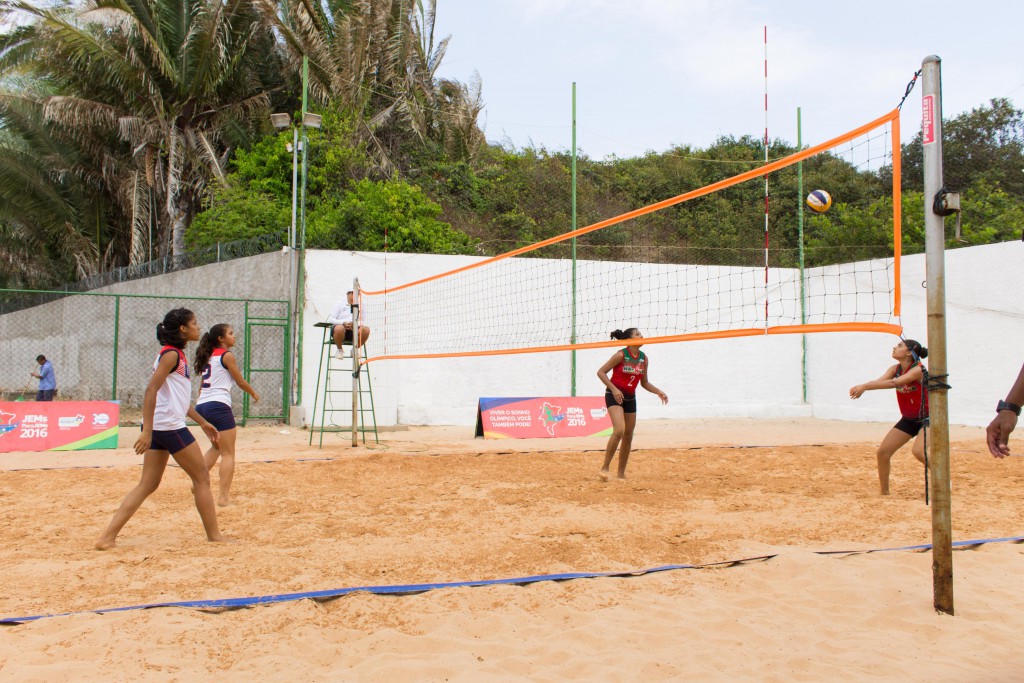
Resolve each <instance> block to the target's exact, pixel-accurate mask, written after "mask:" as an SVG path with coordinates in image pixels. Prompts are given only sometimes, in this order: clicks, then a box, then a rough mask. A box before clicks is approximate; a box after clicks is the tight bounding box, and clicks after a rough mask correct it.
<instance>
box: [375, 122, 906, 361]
mask: <svg viewBox="0 0 1024 683" xmlns="http://www.w3.org/2000/svg"><path fill="white" fill-rule="evenodd" d="M880 139H883V140H884V144H879V143H878V140H880ZM801 161H805V162H807V163H806V164H805V170H804V174H805V175H806V176H808V177H809V178H810V179H811V182H817V181H816V180H815V178H816V177H817V178H822V179H823V178H828V177H831V176H830V173H832V172H834V171H835V169H836V168H840V171H841V173H846V174H860V175H863V176H865V177H867V176H870V177H871V178H872V179H873V180H872V183H873V184H872V185H871V187H872V191H873V192H876V193H877V196H874V197H869V198H867V199H864V198H861V200H862V203H864V202H870V205H869V206H867V205H866V206H864V207H855V206H854V205H853V201H852V200H850V203H849V205H847V204H846V203H844V202H845V198H844V197H842V196H841V195H836V196H835V197H834V199H835V202H834V204H833V206H832V208H831V209H830V210H829V211H828V213H825V214H820V215H812V216H811V218H810V221H809V223H810V225H809V227H808V229H807V230H806V231H805V232H806V233H807V234H808V237H807V239H806V245H805V252H806V257H807V262H808V263H807V267H806V268H805V269H804V270H803V271H802V272H801V269H800V268H799V266H798V258H797V252H798V249H797V245H796V244H794V243H792V238H790V242H789V243H787V242H785V241H784V240H783V239H782V238H781V237H776V238H775V239H773V244H772V249H771V250H767V249H766V245H765V243H764V240H765V239H766V238H765V231H764V226H763V224H762V223H763V221H765V220H766V219H765V215H764V214H765V210H764V204H763V201H759V200H757V199H753V197H751V196H750V195H751V194H752V192H751V190H752V189H753V188H751V187H749V186H747V187H746V188H745V187H744V184H745V183H750V182H751V181H756V180H758V179H761V178H764V177H767V176H768V175H769V174H775V175H776V176H777V177H776V179H775V180H774V181H773V183H772V186H773V187H774V188H776V190H775V191H776V193H777V194H782V193H783V192H786V191H789V192H792V193H793V196H794V198H795V190H794V189H793V188H795V187H796V164H797V163H798V162H801ZM687 163H709V162H708V160H707V159H695V160H690V161H687ZM744 163H747V164H748V165H751V166H753V167H752V168H750V169H749V170H746V171H743V172H740V173H738V174H736V175H733V176H731V177H726V178H724V179H722V180H719V181H717V182H713V183H711V184H708V185H705V186H703V187H699V188H697V189H693V190H689V191H686V192H683V193H681V194H678V195H676V196H674V197H670V198H668V199H664V200H662V201H659V202H655V203H653V204H650V205H648V206H644V207H641V208H638V209H635V210H632V211H628V212H625V213H622V214H620V215H617V216H613V217H611V218H607V219H604V220H600V221H597V222H595V223H592V224H590V225H588V226H585V227H583V228H579V229H577V230H572V231H569V232H565V233H563V234H560V235H556V236H554V237H550V238H548V239H545V240H541V241H539V242H536V243H534V244H531V245H528V246H524V247H520V248H517V249H514V250H511V251H508V252H506V253H503V254H500V255H498V256H494V257H491V258H473V257H465V261H463V263H464V264H465V265H462V266H460V267H458V268H455V269H452V270H448V271H446V272H442V273H438V274H436V275H433V276H430V277H425V278H422V279H418V280H415V281H412V282H406V283H404V284H399V285H391V284H390V283H389V282H387V281H385V283H384V284H385V289H382V290H379V291H372V290H368V289H364V290H363V291H362V292H361V297H360V301H361V305H362V310H363V313H364V315H366V316H367V317H370V318H373V319H374V320H377V321H380V320H385V318H386V321H385V328H386V329H385V330H384V335H383V336H384V344H383V346H382V347H379V348H380V352H379V355H370V356H369V357H368V358H367V359H366V361H367V362H374V361H377V360H384V359H412V358H447V357H467V356H486V355H497V354H520V353H539V352H551V351H565V350H571V349H587V348H602V347H613V346H616V345H617V342H615V341H611V340H608V330H609V329H612V328H613V327H615V326H616V325H617V324H618V323H619V321H620V320H622V319H623V317H624V316H625V317H628V319H629V320H630V321H631V325H632V326H635V327H638V328H640V329H642V330H643V331H644V337H645V343H646V344H661V343H671V342H683V341H692V340H702V339H718V338H735V337H747V336H756V335H765V334H806V333H817V332H882V333H888V334H895V335H898V334H900V332H901V331H902V326H901V324H900V320H899V316H900V296H901V295H900V242H901V213H900V203H901V202H900V182H901V172H900V141H899V110H898V109H893V110H892V111H890V112H888V113H886V114H884V115H882V116H880V117H878V118H876V119H874V120H872V121H869V122H868V123H865V124H864V125H862V126H859V127H857V128H854V129H853V130H850V131H848V132H847V133H844V134H843V135H840V136H838V137H835V138H832V139H831V140H827V141H825V142H822V143H820V144H817V145H814V146H811V147H808V148H807V149H803V150H798V151H796V152H794V153H793V154H790V155H788V156H786V157H784V158H781V159H777V160H774V161H769V162H768V163H761V162H760V160H757V159H749V160H747V161H746V162H744ZM882 167H885V168H887V169H888V168H891V173H890V174H880V173H878V171H879V169H880V168H882ZM718 168H721V167H718ZM890 175H891V178H890V177H889V176H890ZM883 178H884V179H883ZM786 188H789V190H786ZM834 191H835V189H834ZM737 200H739V201H737ZM736 205H739V206H740V207H741V208H742V212H743V215H742V216H740V217H735V216H733V215H732V210H731V209H729V208H722V207H733V206H736ZM780 206H782V205H781V204H780ZM855 211H859V212H860V213H859V214H857V215H859V216H860V221H859V223H858V222H855V221H851V220H849V217H850V216H851V215H853V213H854V212H855ZM716 212H720V213H721V214H722V215H721V219H714V218H713V219H712V220H714V221H715V224H716V225H717V224H718V222H719V220H720V221H721V222H723V223H724V222H725V220H726V219H729V220H731V221H733V223H734V224H736V225H738V226H739V227H738V228H737V229H736V234H735V235H732V234H726V233H725V232H723V233H722V234H715V235H712V236H710V237H709V235H707V234H697V233H696V232H695V231H694V230H693V228H692V225H693V223H694V221H692V220H690V217H692V216H696V215H698V214H699V215H709V214H710V215H712V216H714V214H715V213H716ZM783 213H784V212H783V211H778V212H774V215H773V216H772V220H773V221H780V222H781V221H783V220H792V221H793V223H794V226H792V229H791V230H790V232H791V233H795V232H796V230H795V223H796V220H795V217H794V216H793V215H792V214H791V215H790V216H789V217H788V218H786V217H784V216H783ZM656 214H657V215H656ZM865 217H866V218H865ZM654 220H658V221H661V222H662V223H664V222H666V221H667V222H670V224H671V225H673V226H676V227H675V228H674V229H675V230H676V234H677V235H678V238H677V239H676V240H662V242H661V243H659V244H657V245H643V246H642V248H641V247H637V245H636V244H635V241H634V240H633V239H632V238H633V237H635V236H637V235H642V232H638V231H639V230H640V229H639V228H637V226H642V225H643V222H644V221H647V222H652V221H654ZM863 224H870V225H880V226H884V229H880V232H879V233H878V235H876V236H875V243H872V244H856V245H855V246H851V247H844V248H843V249H846V251H842V250H838V251H837V249H839V248H837V247H836V246H835V244H836V242H837V239H836V238H837V237H838V233H836V232H834V231H837V230H847V231H848V230H851V229H854V228H855V227H856V226H857V225H863ZM850 226H853V227H850ZM785 227H786V226H785V225H782V224H781V223H780V224H777V225H776V226H775V231H776V233H777V234H779V229H780V228H785ZM612 228H616V231H615V232H612V231H611V230H610V229H612ZM631 231H632V232H631ZM829 231H833V232H831V233H830V232H829ZM615 235H619V236H620V237H619V238H618V239H619V240H620V242H624V244H623V245H622V246H621V247H616V246H609V242H610V241H612V242H613V241H614V240H610V237H612V236H615ZM622 235H625V238H624V239H623V238H622V237H621V236H622ZM574 238H580V239H579V240H578V242H579V244H578V250H579V253H580V258H579V260H577V259H574V258H572V257H571V252H570V243H571V241H572V240H573V239H574ZM583 238H586V239H583ZM726 238H729V239H731V240H732V241H731V242H729V243H726V241H725V240H726ZM865 239H866V238H865ZM842 242H843V243H847V244H848V243H849V242H850V240H848V239H846V240H842ZM638 250H639V251H640V252H642V253H643V254H645V255H646V256H647V258H641V259H637V258H635V254H636V253H637V251H638ZM765 255H766V256H767V260H768V274H767V275H770V278H769V282H768V283H767V286H766V283H765V279H766V272H765V259H764V258H763V257H764V256H765ZM609 256H611V257H612V258H611V259H610V258H609ZM574 267H575V271H576V274H575V278H574V276H573V268H574ZM574 281H575V282H576V283H577V284H576V290H575V292H574V290H573V282H574ZM801 286H802V287H803V289H804V295H803V299H804V305H805V308H806V311H805V313H803V314H802V312H801V299H802V296H801ZM439 302H440V303H443V304H444V305H442V306H438V305H437V304H438V303H439ZM574 307H575V316H574V315H573V309H574ZM385 312H386V316H385ZM573 321H575V333H576V337H575V339H576V341H575V343H572V341H571V340H572V339H573V332H574V328H573ZM377 348H378V347H375V351H376V350H377Z"/></svg>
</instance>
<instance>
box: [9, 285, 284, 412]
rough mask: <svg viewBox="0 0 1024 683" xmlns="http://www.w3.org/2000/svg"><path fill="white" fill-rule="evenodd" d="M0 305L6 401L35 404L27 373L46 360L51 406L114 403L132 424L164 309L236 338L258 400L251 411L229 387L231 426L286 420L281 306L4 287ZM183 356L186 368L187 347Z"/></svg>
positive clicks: (247, 401) (249, 404) (269, 302)
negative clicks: (180, 310)
mask: <svg viewBox="0 0 1024 683" xmlns="http://www.w3.org/2000/svg"><path fill="white" fill-rule="evenodd" d="M0 299H2V301H3V306H2V307H0V393H2V398H3V399H4V400H18V399H19V398H27V399H32V398H34V397H35V390H36V386H37V381H36V380H34V379H33V378H32V377H31V375H30V373H31V372H34V371H35V370H36V362H35V358H36V357H37V356H39V355H40V354H41V355H44V356H46V358H47V359H48V360H50V361H52V362H53V366H54V371H55V374H56V378H57V398H58V400H60V399H63V400H83V401H85V400H101V399H117V400H120V401H121V409H122V415H123V416H125V417H123V418H122V421H129V422H130V421H132V420H133V419H134V417H135V415H136V414H138V412H139V411H140V410H141V407H142V396H143V394H144V392H145V389H146V385H147V384H148V382H149V376H150V374H151V373H152V371H153V361H154V360H155V359H156V353H157V351H158V349H159V347H158V343H157V341H156V325H157V323H159V322H160V321H161V320H163V316H164V314H165V313H166V312H167V311H168V310H170V309H172V308H177V307H185V308H189V309H191V310H192V311H194V312H195V314H196V318H197V319H198V321H199V325H200V327H201V328H202V329H204V330H206V329H209V328H210V327H211V326H212V325H214V324H216V323H228V324H230V325H231V326H232V327H233V328H234V330H235V337H236V340H237V341H236V347H235V348H234V349H233V351H234V352H235V355H236V356H237V357H238V359H239V361H240V363H241V365H242V373H243V374H244V375H245V377H246V379H247V380H248V381H249V383H250V384H252V386H253V387H254V388H255V389H256V391H257V392H259V394H260V402H259V403H252V402H251V400H250V399H249V396H248V394H245V393H243V392H241V391H239V390H237V389H236V390H235V391H236V393H235V395H234V397H233V399H234V400H233V401H232V403H233V406H234V410H235V415H236V418H237V419H239V421H240V422H241V423H242V424H244V423H245V421H246V420H247V419H254V418H260V419H277V420H285V419H287V415H288V406H289V400H288V388H289V387H290V386H291V370H290V368H291V362H290V349H291V348H292V344H291V335H292V329H291V325H290V322H289V321H290V315H291V307H290V304H289V302H288V301H285V300H271V299H232V298H217V297H185V296H152V295H139V294H110V293H97V292H84V293H72V292H57V291H25V290H9V289H0ZM5 311H7V312H5ZM186 353H187V354H188V356H189V360H190V362H191V358H192V355H193V353H194V347H193V346H190V347H189V348H188V349H187V350H186ZM195 391H196V392H198V384H196V386H195Z"/></svg>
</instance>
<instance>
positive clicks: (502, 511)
mask: <svg viewBox="0 0 1024 683" xmlns="http://www.w3.org/2000/svg"><path fill="white" fill-rule="evenodd" d="M889 426H890V425H888V424H877V423H873V424H865V423H845V422H832V421H827V422H826V421H819V420H810V419H787V420H763V421H753V420H742V421H722V420H688V421H678V420H675V421H641V422H640V424H639V425H638V428H637V436H636V440H635V448H636V450H635V451H634V455H633V458H632V459H631V461H630V466H629V472H628V473H629V476H630V478H629V480H627V481H626V482H611V483H602V482H600V481H599V480H598V478H597V476H596V473H597V469H598V466H599V464H600V459H601V451H602V449H603V446H604V440H603V439H600V438H597V439H577V440H560V441H555V440H529V441H510V440H499V441H482V440H475V439H473V438H472V437H471V434H472V430H471V428H466V427H458V428H455V427H432V428H412V429H408V430H402V431H391V432H384V433H382V435H381V437H382V441H381V444H379V445H376V444H372V445H368V446H365V447H364V446H360V447H357V448H352V447H351V446H350V445H349V441H348V439H347V438H346V437H342V436H341V435H336V434H329V435H326V436H325V442H324V443H325V447H324V448H323V449H320V448H317V447H315V446H314V447H312V448H311V447H309V446H308V445H307V440H308V433H307V432H305V431H302V430H296V429H293V428H288V427H284V426H281V425H267V426H258V427H247V428H244V429H241V430H240V434H239V438H238V448H239V467H238V472H237V474H236V477H235V486H234V495H235V504H234V505H232V506H229V507H226V508H220V509H219V517H220V525H221V528H222V530H223V531H224V532H225V534H227V535H228V536H230V537H231V538H233V539H234V542H233V543H230V544H211V543H207V542H206V541H205V540H204V536H203V534H202V527H201V525H200V523H199V518H198V515H197V513H196V511H195V508H194V506H193V505H192V501H191V496H190V494H189V487H188V481H187V478H186V477H185V475H184V473H182V472H181V471H180V470H179V469H177V468H169V469H168V471H167V473H166V475H165V477H164V482H163V484H162V486H161V487H160V489H159V490H158V491H157V492H156V493H155V494H154V495H153V496H152V497H151V498H150V499H149V500H148V501H147V502H146V503H145V504H144V505H143V507H142V508H141V509H140V511H139V512H138V513H137V514H136V516H135V517H134V518H133V519H132V520H131V521H130V522H129V523H128V525H127V526H126V527H125V529H124V531H123V532H122V533H121V535H120V537H119V539H118V545H117V547H116V548H114V549H113V550H110V551H107V552H98V551H94V550H92V549H91V546H92V542H93V541H94V540H95V538H96V537H97V536H98V534H99V532H100V531H101V530H102V528H103V527H104V526H105V525H106V523H107V521H108V520H109V518H110V515H111V514H112V513H113V511H114V509H115V508H116V507H117V505H118V504H119V503H120V500H121V498H122V497H123V496H124V494H125V493H126V492H127V491H128V490H129V488H130V487H131V486H133V485H134V484H135V483H136V481H137V479H138V475H139V471H140V467H139V462H140V459H139V458H138V457H137V456H135V455H134V453H132V452H131V450H130V444H131V442H132V441H133V440H134V438H135V436H136V434H137V431H136V430H134V429H131V428H123V429H122V434H121V445H122V447H121V448H120V449H119V450H118V451H116V452H112V451H93V452H79V453H72V454H58V453H41V454H30V453H15V454H3V455H0V510H2V515H0V520H2V521H0V525H2V529H3V533H2V534H0V543H2V552H3V558H4V560H3V568H4V570H3V582H4V591H3V595H2V597H0V617H3V618H15V617H23V616H34V615H41V614H63V613H67V612H82V613H80V614H73V615H70V616H55V617H48V618H44V619H39V620H37V621H33V622H29V623H25V624H21V625H14V626H5V627H4V628H3V630H2V631H0V633H2V641H0V673H2V674H3V676H4V678H6V679H8V680H128V679H131V680H193V679H194V678H195V677H196V676H200V675H203V674H216V675H218V677H219V678H222V679H227V680H251V679H253V678H259V679H261V680H281V681H285V680H287V681H295V680H300V681H306V680H308V681H320V680H325V681H327V680H329V681H339V680H341V681H350V680H410V681H411V680H416V681H444V680H450V681H507V680H531V681H562V680H587V681H594V680H601V681H634V680H645V681H646V680H678V679H683V678H692V677H698V680H709V679H710V680H751V681H789V680H805V681H819V680H858V681H861V680H900V681H959V682H963V681H982V680H984V681H1014V680H1020V678H1021V674H1020V672H1021V671H1022V670H1024V654H1021V653H1022V648H1020V647H1019V643H1018V640H1019V637H1020V633H1022V632H1024V545H1021V544H1017V543H1008V542H1000V543H988V544H984V545H981V546H978V547H976V548H974V549H969V550H961V551H957V552H955V554H954V569H955V576H954V581H955V591H956V607H957V616H955V617H949V616H946V615H939V614H936V613H935V611H934V610H933V609H932V606H931V605H932V589H931V556H930V554H929V553H920V552H907V551H896V552H884V553H870V554H853V555H846V556H828V555H822V554H818V553H816V552H815V551H828V550H867V549H876V548H889V547H897V546H907V545H916V544H923V543H928V542H929V541H930V538H931V531H930V529H931V518H930V508H928V507H926V506H925V505H924V502H923V482H922V474H921V471H920V468H919V466H918V464H917V463H916V461H914V459H913V458H912V456H911V455H910V453H909V448H905V449H904V450H902V451H901V452H900V453H898V454H897V456H896V457H895V458H894V460H893V474H892V495H891V496H889V497H888V498H885V499H883V498H882V497H880V496H879V495H878V494H877V482H876V475H875V463H874V448H875V445H876V443H877V441H878V440H880V439H881V437H882V435H883V434H884V433H885V431H886V430H887V429H888V427H889ZM195 431H196V433H197V435H198V430H195ZM951 438H952V447H951V460H952V470H953V472H952V481H953V528H954V538H955V539H956V540H968V539H990V538H1002V537H1009V536H1020V535H1024V502H1022V497H1021V492H1022V491H1024V458H1009V459H1007V460H1005V461H997V460H995V459H994V458H992V457H991V456H990V455H988V452H987V450H986V449H985V447H984V437H983V430H981V429H980V428H954V429H953V430H952V436H951ZM1012 443H1013V442H1012V441H1011V445H1012ZM1018 448H1021V447H1020V446H1018ZM44 468H53V469H44ZM216 480H217V475H216V471H215V472H214V483H215V484H216ZM761 555H773V556H774V557H773V558H772V559H768V560H765V561H759V562H751V563H745V564H740V565H737V566H732V567H728V568H713V569H683V570H673V571H665V572H658V573H650V574H645V575H642V576H633V577H629V578H622V577H615V578H591V579H579V580H572V581H559V582H554V581H546V582H541V583H534V584H530V585H526V586H515V585H502V586H488V587H473V588H447V589H440V590H434V591H429V592H426V593H421V594H417V595H406V596H382V595H372V594H369V593H365V592H360V593H354V594H351V595H345V596H343V597H338V598H336V599H331V600H327V601H313V600H296V601H287V602H281V603H277V604H271V605H259V606H255V607H249V608H244V609H237V610H219V611H202V610H196V609H186V608H178V607H174V608H156V609H150V610H133V611H123V612H116V613H106V614H96V613H93V612H92V611H93V610H99V609H109V608H116V607H128V606H133V605H141V604H150V603H155V602H169V601H185V600H212V599H224V598H239V597H251V596H268V595H279V594H285V593H297V592H306V591H322V590H329V589H337V588H345V587H352V586H376V585H406V584H420V583H434V582H438V583H440V582H453V581H465V580H487V579H501V578H512V577H525V576H534V575H541V574H556V573H563V572H628V571H632V570H640V569H646V568H653V567H659V566H663V565H668V564H704V563H714V562H722V561H726V560H735V559H742V558H748V557H754V556H761Z"/></svg>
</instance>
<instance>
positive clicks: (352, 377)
mask: <svg viewBox="0 0 1024 683" xmlns="http://www.w3.org/2000/svg"><path fill="white" fill-rule="evenodd" d="M353 318H355V316H353ZM315 327H321V328H323V331H324V337H323V344H321V346H320V365H319V367H318V369H317V374H316V393H315V394H314V397H313V419H312V421H311V422H310V429H309V445H310V446H312V445H313V434H314V433H316V432H319V433H320V442H319V447H320V448H323V445H324V432H349V433H351V434H352V446H353V447H355V446H358V445H359V436H360V435H361V436H362V439H363V444H364V445H365V444H366V433H367V432H373V440H374V443H380V437H379V435H378V434H377V415H376V413H375V412H374V408H373V382H372V380H371V378H370V366H369V365H366V364H364V365H360V362H359V361H360V352H361V351H365V348H366V347H365V345H364V346H363V347H361V348H360V347H357V346H354V345H353V344H352V342H345V343H344V344H343V345H342V347H341V349H338V348H337V347H336V346H335V344H334V338H333V337H332V336H331V327H332V325H331V323H316V324H315ZM353 327H354V329H353V335H352V336H353V338H355V339H358V337H359V332H358V330H359V326H358V324H354V325H353ZM364 379H365V382H364V381H363V380H364ZM321 380H322V381H321ZM321 383H322V384H323V393H322V394H321V392H320V386H321ZM367 418H369V423H370V424H367Z"/></svg>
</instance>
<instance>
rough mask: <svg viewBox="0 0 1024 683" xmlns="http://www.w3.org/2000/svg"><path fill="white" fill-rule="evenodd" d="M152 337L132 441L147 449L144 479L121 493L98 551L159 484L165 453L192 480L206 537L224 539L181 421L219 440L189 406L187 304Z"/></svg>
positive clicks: (195, 328) (198, 457) (202, 468)
mask: <svg viewBox="0 0 1024 683" xmlns="http://www.w3.org/2000/svg"><path fill="white" fill-rule="evenodd" d="M156 338H157V340H158V341H159V342H160V343H161V344H163V348H161V349H160V353H159V354H157V358H156V362H155V363H153V376H152V377H151V378H150V380H149V385H148V386H147V387H146V393H145V395H144V396H143V399H142V433H141V434H140V435H139V438H138V439H136V441H135V452H136V453H138V454H140V455H142V454H145V455H144V456H143V460H142V479H141V480H140V481H139V483H138V484H137V485H136V486H135V488H133V489H132V490H131V491H129V492H128V495H127V496H125V498H124V501H122V503H121V507H119V508H118V509H117V512H115V513H114V518H113V519H111V520H110V524H108V525H107V528H106V529H105V530H104V531H103V534H102V535H101V536H100V537H99V540H97V541H96V549H97V550H106V549H107V548H112V547H113V546H114V541H115V540H117V534H118V532H120V531H121V529H122V528H123V527H124V525H125V524H126V523H127V522H128V520H129V519H131V518H132V515H134V514H135V511H136V510H138V509H139V507H140V506H141V505H142V503H143V501H145V500H146V498H148V497H149V495H150V494H151V493H153V492H154V491H156V489H157V487H158V486H160V480H161V478H163V474H164V470H165V469H166V468H167V457H168V455H170V456H173V457H174V459H175V460H176V461H177V463H178V464H179V465H181V469H183V470H184V471H185V473H186V474H188V476H189V477H190V478H191V479H192V493H193V496H194V497H195V502H196V509H197V510H199V517H200V518H201V519H202V520H203V528H204V529H206V537H207V538H208V539H209V540H211V541H223V540H224V537H223V536H222V535H221V533H220V529H219V528H218V527H217V508H216V506H215V505H214V504H213V494H212V493H210V473H209V471H208V470H207V469H206V464H205V463H204V462H203V452H202V451H201V450H199V444H197V443H196V440H195V439H194V438H193V437H192V433H191V432H189V430H188V428H187V427H186V426H185V416H186V415H188V417H190V418H192V419H193V420H195V421H196V422H197V423H199V426H200V427H202V429H203V431H204V432H206V434H207V435H208V436H209V437H210V440H211V441H216V440H217V429H216V428H215V427H214V426H213V425H212V424H210V423H209V422H207V421H206V419H205V418H204V417H203V416H202V415H200V414H199V413H197V412H196V410H195V408H191V407H190V406H189V402H190V400H191V399H192V383H191V382H190V381H189V372H188V362H186V360H185V352H184V349H185V345H186V344H188V342H190V341H196V340H197V339H199V323H197V322H196V316H195V315H194V314H193V313H192V311H190V310H188V309H187V308H175V309H174V310H172V311H170V312H169V313H168V314H167V315H166V316H164V320H163V322H162V323H160V324H159V325H157V326H156Z"/></svg>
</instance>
